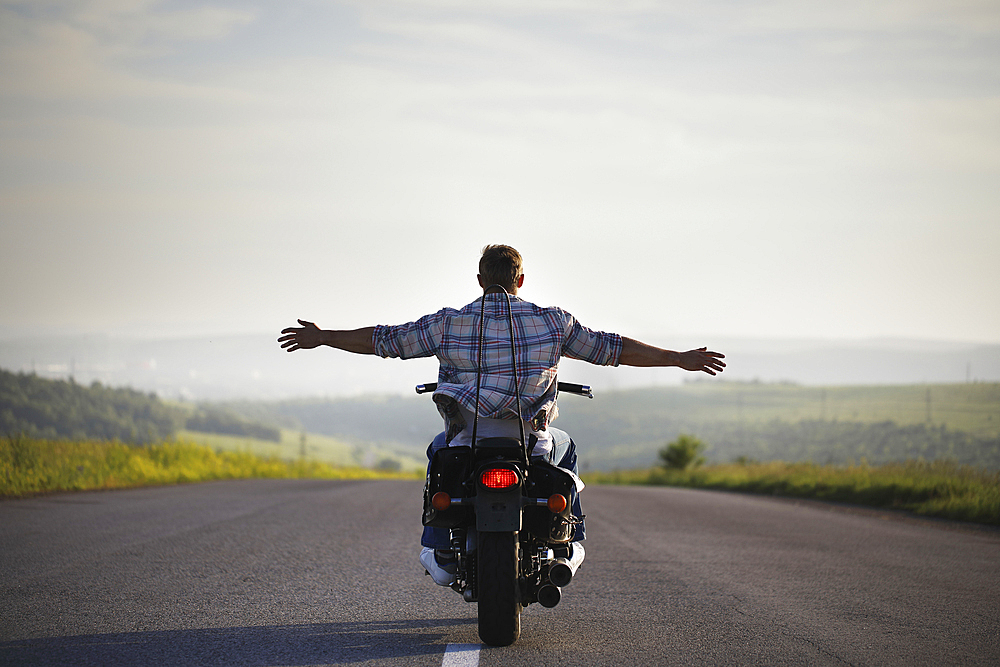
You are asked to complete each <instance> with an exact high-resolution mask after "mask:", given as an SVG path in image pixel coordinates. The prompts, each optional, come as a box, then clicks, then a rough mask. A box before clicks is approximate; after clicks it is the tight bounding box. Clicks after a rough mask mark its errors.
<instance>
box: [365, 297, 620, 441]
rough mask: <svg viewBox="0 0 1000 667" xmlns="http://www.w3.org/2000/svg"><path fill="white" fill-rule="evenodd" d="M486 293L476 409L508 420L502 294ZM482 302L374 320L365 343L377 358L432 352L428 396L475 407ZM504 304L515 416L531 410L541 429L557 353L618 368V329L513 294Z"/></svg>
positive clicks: (548, 417) (549, 407)
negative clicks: (432, 383) (600, 327)
mask: <svg viewBox="0 0 1000 667" xmlns="http://www.w3.org/2000/svg"><path fill="white" fill-rule="evenodd" d="M485 299H486V316H485V320H486V327H485V334H484V336H485V343H484V345H483V367H482V380H481V384H480V391H479V415H480V416H481V417H487V418H490V419H515V418H516V417H517V399H516V397H515V392H514V367H513V365H512V363H511V353H510V333H509V331H510V329H509V324H508V319H507V299H506V297H505V296H504V295H503V294H500V293H494V294H487V295H486V296H485ZM481 301H482V298H480V299H476V300H475V301H473V302H472V303H470V304H469V305H467V306H465V307H464V308H462V309H461V310H455V309H454V308H443V309H442V310H439V311H438V312H436V313H433V314H431V315H425V316H424V317H421V318H420V319H419V320H417V321H416V322H410V323H408V324H401V325H398V326H386V325H381V324H380V325H378V326H377V327H375V333H374V335H373V337H372V349H373V351H374V352H375V354H377V355H379V356H381V357H394V358H400V359H413V358H417V357H430V356H436V357H437V358H438V361H440V363H441V366H440V368H439V370H438V388H437V391H435V392H434V393H435V396H436V395H438V394H444V395H446V396H450V397H451V398H454V399H455V400H456V401H458V402H459V403H461V404H462V405H463V406H465V407H466V408H468V409H469V410H470V411H473V412H474V411H475V409H476V357H477V349H478V345H479V314H480V308H481V303H480V302H481ZM510 304H511V310H512V311H513V319H514V336H515V347H516V351H517V352H516V353H517V375H518V383H519V388H520V394H521V410H522V412H523V414H522V415H521V417H522V419H524V420H525V421H527V422H531V421H532V420H533V419H534V418H535V416H536V415H538V416H539V417H541V419H542V421H543V423H542V424H541V427H542V429H544V424H545V423H548V422H550V421H552V420H553V419H555V418H556V416H557V414H558V412H557V409H556V371H557V370H558V367H559V359H560V358H561V357H570V358H571V359H582V360H583V361H587V362H590V363H592V364H597V365H599V366H617V365H618V358H619V356H620V355H621V350H622V339H621V336H619V335H618V334H614V333H605V332H602V331H592V330H590V329H588V328H586V327H585V326H583V325H581V324H580V323H579V322H577V321H576V318H574V317H573V316H572V315H570V314H569V313H567V312H566V311H564V310H562V309H561V308H541V307H539V306H536V305H535V304H533V303H530V302H528V301H525V300H523V299H520V298H518V297H516V296H511V297H510ZM543 410H544V412H542V411H543ZM539 430H541V429H539Z"/></svg>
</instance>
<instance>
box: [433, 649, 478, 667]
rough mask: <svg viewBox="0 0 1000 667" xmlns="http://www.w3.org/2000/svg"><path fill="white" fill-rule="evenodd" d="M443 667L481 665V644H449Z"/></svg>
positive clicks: (445, 651) (442, 663)
mask: <svg viewBox="0 0 1000 667" xmlns="http://www.w3.org/2000/svg"><path fill="white" fill-rule="evenodd" d="M441 667H479V644H448V648H446V649H445V650H444V660H442V661H441Z"/></svg>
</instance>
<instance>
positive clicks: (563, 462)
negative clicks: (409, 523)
mask: <svg viewBox="0 0 1000 667" xmlns="http://www.w3.org/2000/svg"><path fill="white" fill-rule="evenodd" d="M549 432H550V433H551V434H552V451H551V452H549V453H548V454H546V455H545V458H546V459H547V460H548V461H549V463H552V464H555V465H557V466H559V467H560V468H565V469H567V470H571V471H573V474H574V475H578V474H579V471H578V470H577V462H576V444H575V443H574V442H573V439H572V438H571V437H569V434H568V433H566V431H560V430H559V429H557V428H552V427H549ZM447 446H448V443H447V442H445V434H444V432H442V433H438V434H437V436H436V437H435V438H434V440H433V441H432V442H431V444H430V445H429V446H428V447H427V460H428V464H427V473H428V474H430V459H431V458H432V457H433V456H434V452H436V451H437V450H439V449H443V448H444V447H447ZM571 495H572V496H573V497H572V498H570V501H571V503H572V509H573V515H574V516H576V517H582V516H583V508H582V506H581V505H580V494H579V493H578V492H577V491H576V490H575V489H574V490H573V491H572V492H571ZM586 537H587V531H586V527H585V526H584V524H582V523H581V524H578V525H577V526H576V532H575V533H574V535H573V541H574V542H580V541H582V540H584V539H586ZM420 544H421V545H422V546H425V547H430V548H432V549H446V550H447V549H451V535H450V531H449V530H448V529H447V528H433V527H431V526H424V534H423V536H422V537H421V538H420Z"/></svg>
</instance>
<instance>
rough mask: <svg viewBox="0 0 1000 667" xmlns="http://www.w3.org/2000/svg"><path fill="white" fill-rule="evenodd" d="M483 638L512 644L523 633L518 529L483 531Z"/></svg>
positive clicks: (479, 567)
mask: <svg viewBox="0 0 1000 667" xmlns="http://www.w3.org/2000/svg"><path fill="white" fill-rule="evenodd" d="M476 560H477V561H478V564H477V570H478V572H477V574H478V577H477V579H478V583H479V638H480V639H482V640H483V643H485V644H489V645H490V646H510V645H511V644H513V643H514V642H515V641H517V638H518V637H519V636H520V635H521V596H520V591H519V590H518V585H517V566H518V562H517V561H518V559H517V533H479V549H478V554H477V557H476Z"/></svg>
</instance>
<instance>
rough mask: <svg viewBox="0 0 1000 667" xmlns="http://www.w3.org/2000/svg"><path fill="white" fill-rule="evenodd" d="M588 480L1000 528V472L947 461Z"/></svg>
mask: <svg viewBox="0 0 1000 667" xmlns="http://www.w3.org/2000/svg"><path fill="white" fill-rule="evenodd" d="M584 480H585V481H586V482H587V483H591V484H645V485H658V486H681V487H689V488H705V489H723V490H727V491H742V492H748V493H761V494H767V495H776V496H788V497H795V498H813V499H817V500H830V501H836V502H845V503H853V504H857V505H865V506H868V507H879V508H888V509H902V510H909V511H911V512H915V513H916V514H921V515H924V516H930V517H939V518H944V519H953V520H958V521H971V522H975V523H983V524H990V525H1000V472H990V471H984V470H980V469H977V468H971V467H968V466H959V465H955V464H953V463H949V462H944V461H934V462H929V463H928V462H924V461H910V462H907V463H897V464H887V465H880V466H869V465H866V464H861V465H851V466H832V465H815V464H811V463H784V462H781V461H775V462H770V463H746V464H740V463H731V464H722V465H710V466H704V467H700V468H695V469H693V470H666V469H663V468H653V469H646V470H631V471H621V472H593V473H589V474H586V475H584Z"/></svg>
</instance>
